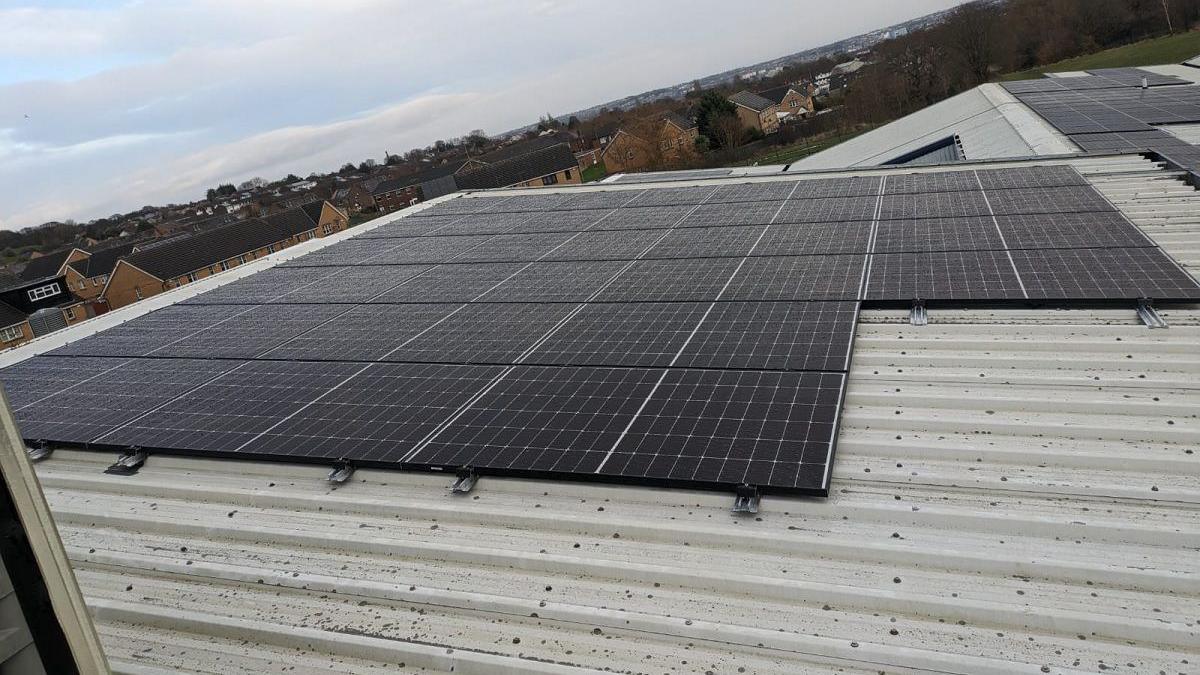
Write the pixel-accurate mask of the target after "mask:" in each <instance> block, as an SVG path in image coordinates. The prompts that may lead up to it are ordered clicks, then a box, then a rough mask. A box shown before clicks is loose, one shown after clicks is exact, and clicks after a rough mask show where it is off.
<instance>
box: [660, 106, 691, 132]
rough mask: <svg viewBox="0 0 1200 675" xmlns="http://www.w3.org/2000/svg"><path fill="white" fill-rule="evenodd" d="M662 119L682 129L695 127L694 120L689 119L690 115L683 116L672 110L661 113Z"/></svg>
mask: <svg viewBox="0 0 1200 675" xmlns="http://www.w3.org/2000/svg"><path fill="white" fill-rule="evenodd" d="M663 121H664V122H670V123H671V124H674V125H675V126H677V127H679V128H680V129H683V130H684V131H687V130H688V129H695V128H696V121H695V120H693V119H691V118H690V117H684V116H683V115H680V114H679V113H677V112H673V111H672V112H668V113H667V114H665V115H663Z"/></svg>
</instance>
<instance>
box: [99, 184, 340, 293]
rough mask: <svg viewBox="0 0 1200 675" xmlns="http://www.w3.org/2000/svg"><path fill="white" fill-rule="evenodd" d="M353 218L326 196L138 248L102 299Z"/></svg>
mask: <svg viewBox="0 0 1200 675" xmlns="http://www.w3.org/2000/svg"><path fill="white" fill-rule="evenodd" d="M348 223H349V218H348V216H347V215H346V214H345V212H343V211H341V210H339V209H337V208H335V207H334V206H333V205H332V204H330V203H329V202H326V201H320V202H313V203H310V204H305V205H304V206H302V207H300V208H298V209H292V210H291V211H285V212H283V213H277V214H275V215H273V216H267V217H266V218H251V219H249V220H244V221H240V222H237V223H232V224H230V225H225V226H222V227H218V228H214V229H211V230H206V231H204V232H200V233H197V234H192V235H189V236H183V237H175V238H173V239H170V240H168V241H164V242H153V243H151V244H150V245H146V246H144V247H139V248H137V249H135V250H134V251H133V252H132V253H130V254H129V255H128V256H126V257H124V258H121V259H120V260H119V261H117V263H116V265H115V266H114V268H113V271H112V274H110V275H109V277H108V282H107V283H106V284H105V286H104V290H103V292H102V293H101V298H102V299H103V300H104V301H105V302H107V303H108V306H109V307H110V308H112V309H116V308H118V307H124V306H125V305H129V304H132V303H134V302H137V301H138V300H142V299H144V298H148V297H150V296H152V295H158V294H159V293H162V292H163V291H167V290H170V289H172V288H177V287H179V286H184V285H186V284H189V283H192V282H194V281H198V280H200V279H203V278H205V277H209V276H212V275H214V274H219V273H221V272H224V271H225V270H228V269H230V268H232V267H237V266H238V265H243V264H245V263H248V262H250V261H252V260H256V259H258V258H261V257H263V256H267V255H270V254H272V253H274V252H276V251H278V250H280V249H283V248H287V247H289V246H293V245H295V244H298V243H300V242H303V241H308V240H309V239H313V238H316V237H325V236H328V235H331V234H334V233H336V232H340V231H342V230H345V229H346V227H347V226H348Z"/></svg>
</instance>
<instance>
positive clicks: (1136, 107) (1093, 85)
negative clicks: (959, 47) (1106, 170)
mask: <svg viewBox="0 0 1200 675" xmlns="http://www.w3.org/2000/svg"><path fill="white" fill-rule="evenodd" d="M1088 72H1089V73H1090V75H1088V76H1081V77H1060V78H1042V79H1036V80H1020V81H1016V82H1006V83H1004V87H1005V88H1006V89H1008V91H1009V92H1011V93H1012V94H1013V95H1014V96H1016V97H1017V98H1018V99H1020V101H1021V102H1022V103H1024V104H1025V105H1027V106H1029V107H1030V108H1032V109H1033V110H1034V111H1035V112H1037V113H1038V114H1039V115H1041V116H1042V117H1043V118H1045V119H1046V121H1047V122H1049V123H1050V124H1051V125H1053V126H1054V127H1055V128H1056V129H1058V130H1059V131H1061V132H1062V133H1063V134H1066V135H1067V136H1069V137H1070V138H1071V140H1072V141H1074V142H1075V143H1076V144H1077V145H1079V147H1081V148H1083V149H1084V150H1088V151H1095V152H1126V151H1145V150H1154V151H1156V152H1159V153H1161V154H1163V155H1165V156H1167V157H1168V158H1170V159H1172V160H1173V161H1175V162H1177V163H1179V164H1180V165H1182V166H1185V167H1188V168H1192V169H1196V168H1197V167H1200V148H1197V147H1195V146H1193V145H1190V144H1188V143H1186V142H1184V141H1182V140H1180V139H1178V138H1176V137H1175V136H1172V135H1171V134H1169V133H1167V132H1165V131H1163V130H1161V129H1157V128H1155V125H1163V124H1179V123H1190V122H1200V87H1198V86H1195V85H1191V83H1190V82H1188V81H1187V80H1183V79H1180V78H1177V77H1174V76H1170V75H1158V74H1156V73H1151V72H1149V71H1145V70H1141V69H1138V68H1107V69H1100V70H1092V71H1088ZM1143 78H1145V79H1146V81H1147V84H1148V85H1149V88H1145V89H1143V88H1142V87H1141V83H1142V79H1143Z"/></svg>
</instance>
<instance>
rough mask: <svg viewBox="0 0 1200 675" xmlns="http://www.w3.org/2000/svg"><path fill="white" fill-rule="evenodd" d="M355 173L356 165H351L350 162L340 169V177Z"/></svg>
mask: <svg viewBox="0 0 1200 675" xmlns="http://www.w3.org/2000/svg"><path fill="white" fill-rule="evenodd" d="M354 171H355V169H354V165H353V164H351V163H350V162H346V163H345V164H343V165H342V168H340V169H338V175H339V176H349V175H351V174H353V173H354Z"/></svg>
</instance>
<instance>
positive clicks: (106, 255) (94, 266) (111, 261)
mask: <svg viewBox="0 0 1200 675" xmlns="http://www.w3.org/2000/svg"><path fill="white" fill-rule="evenodd" d="M144 243H145V242H140V241H135V242H130V243H128V244H119V245H117V246H109V247H107V248H102V249H99V250H96V251H91V253H90V255H89V256H88V257H86V258H84V259H83V260H76V261H75V262H73V263H70V264H69V265H68V267H70V268H71V269H73V270H75V271H76V272H78V273H79V274H80V275H81V276H83V277H84V278H86V279H90V278H91V277H98V276H100V275H103V274H109V273H111V272H112V271H113V268H114V267H116V266H117V261H118V260H120V259H121V258H124V257H125V256H127V255H129V254H130V253H132V252H133V248H134V247H135V246H137V245H138V244H144Z"/></svg>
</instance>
